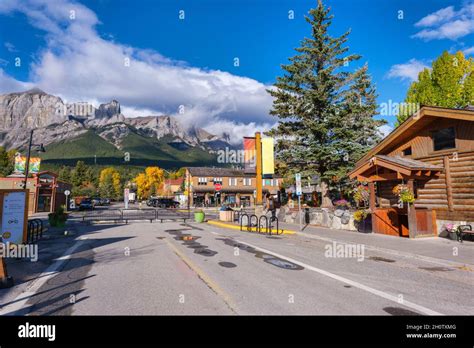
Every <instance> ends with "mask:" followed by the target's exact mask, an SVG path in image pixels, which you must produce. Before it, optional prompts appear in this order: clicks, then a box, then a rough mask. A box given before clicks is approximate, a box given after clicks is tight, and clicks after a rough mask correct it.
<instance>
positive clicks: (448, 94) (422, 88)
mask: <svg viewBox="0 0 474 348" xmlns="http://www.w3.org/2000/svg"><path fill="white" fill-rule="evenodd" d="M470 104H474V60H473V59H472V58H466V57H465V56H464V54H463V53H462V52H461V51H459V52H456V53H454V54H451V53H449V52H447V51H444V52H443V53H442V54H441V55H440V56H439V57H438V58H437V59H436V60H435V61H434V62H433V64H432V66H431V69H428V68H425V69H423V70H422V71H421V72H420V73H419V74H418V80H417V81H414V82H413V83H412V84H411V85H410V87H409V89H408V92H407V96H406V98H405V104H404V105H402V107H401V108H400V111H399V114H398V115H397V123H396V125H397V126H399V125H400V124H402V123H403V122H404V121H405V120H406V119H407V118H408V117H410V116H411V114H412V113H413V111H414V109H415V111H416V107H419V106H421V105H430V106H442V107H447V108H463V107H465V106H467V105H470Z"/></svg>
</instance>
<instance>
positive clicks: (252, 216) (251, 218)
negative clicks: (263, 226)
mask: <svg viewBox="0 0 474 348" xmlns="http://www.w3.org/2000/svg"><path fill="white" fill-rule="evenodd" d="M253 218H255V224H254V225H252V220H253ZM252 226H255V227H256V228H257V232H258V230H259V228H258V216H257V215H255V214H252V215H250V217H249V220H248V225H247V231H249V232H250V231H252Z"/></svg>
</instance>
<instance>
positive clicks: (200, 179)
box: [198, 178, 207, 185]
mask: <svg viewBox="0 0 474 348" xmlns="http://www.w3.org/2000/svg"><path fill="white" fill-rule="evenodd" d="M198 185H207V178H198Z"/></svg>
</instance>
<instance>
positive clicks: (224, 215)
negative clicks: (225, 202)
mask: <svg viewBox="0 0 474 348" xmlns="http://www.w3.org/2000/svg"><path fill="white" fill-rule="evenodd" d="M219 220H220V221H226V222H232V221H234V211H232V210H228V211H220V212H219Z"/></svg>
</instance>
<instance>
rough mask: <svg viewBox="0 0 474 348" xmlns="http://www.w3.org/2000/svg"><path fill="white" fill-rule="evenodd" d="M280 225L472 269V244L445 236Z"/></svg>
mask: <svg viewBox="0 0 474 348" xmlns="http://www.w3.org/2000/svg"><path fill="white" fill-rule="evenodd" d="M280 225H281V227H280V228H285V229H292V230H295V231H297V233H296V234H297V235H300V236H304V237H309V238H318V239H323V240H326V239H327V240H328V241H331V242H332V241H336V242H341V243H346V244H348V243H349V244H364V245H365V247H366V248H369V249H370V248H371V249H373V250H379V251H383V252H387V253H393V254H396V255H400V256H406V257H416V258H419V259H426V260H430V259H431V260H432V261H439V262H440V264H444V263H446V265H447V264H455V265H460V264H461V265H467V266H471V268H473V270H474V243H473V242H470V241H465V242H464V243H459V242H457V241H453V240H450V239H446V238H440V237H425V238H416V239H408V238H400V237H396V236H389V235H384V234H377V233H360V232H356V231H347V230H334V229H330V228H324V227H318V226H313V225H305V226H303V229H302V231H299V226H298V225H297V224H289V223H281V224H280Z"/></svg>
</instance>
